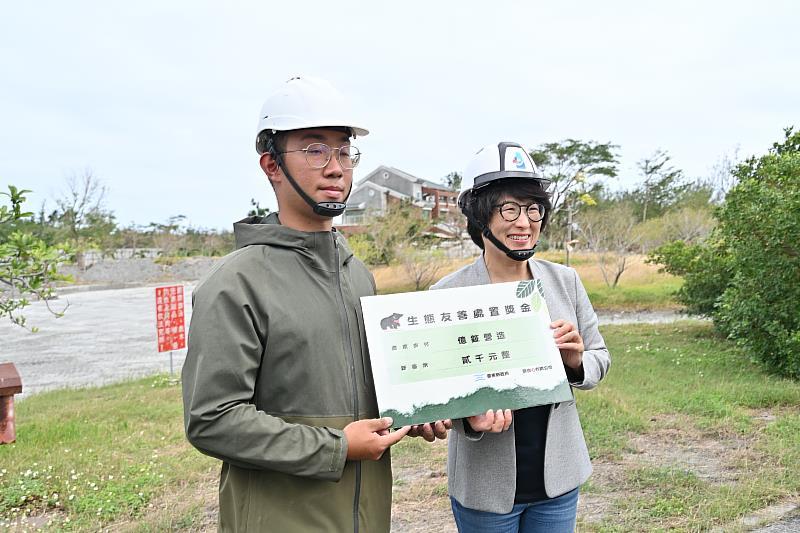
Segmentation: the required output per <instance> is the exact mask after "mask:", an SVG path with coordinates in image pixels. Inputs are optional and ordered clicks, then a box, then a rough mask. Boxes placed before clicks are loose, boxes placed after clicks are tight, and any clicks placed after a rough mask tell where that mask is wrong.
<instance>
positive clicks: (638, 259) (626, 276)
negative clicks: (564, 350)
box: [372, 251, 682, 311]
mask: <svg viewBox="0 0 800 533" xmlns="http://www.w3.org/2000/svg"><path fill="white" fill-rule="evenodd" d="M536 257H537V258H541V259H546V260H548V261H552V262H555V263H562V264H563V262H564V254H563V253H561V252H555V251H547V252H540V253H537V255H536ZM644 260H645V258H644V256H638V255H637V256H631V259H630V266H629V267H627V269H626V270H625V272H624V273H623V274H622V277H621V278H620V282H619V284H618V285H617V287H614V288H611V287H608V286H607V285H606V283H605V281H604V280H603V275H602V272H601V271H600V268H599V267H598V266H597V261H596V260H595V256H594V255H593V254H589V253H580V254H573V256H572V257H571V259H570V265H571V266H572V267H573V268H575V270H576V271H577V272H578V275H579V276H580V278H581V281H582V282H583V284H584V286H585V287H586V292H588V293H589V299H590V300H591V302H592V305H594V307H595V309H598V310H604V311H619V310H635V311H642V310H654V311H655V310H675V309H679V308H680V305H679V304H678V303H677V302H676V301H675V299H674V297H673V294H674V293H675V292H676V291H677V290H678V289H679V288H680V286H681V283H682V281H681V279H680V278H677V277H675V276H671V275H670V274H666V273H663V272H659V271H658V267H657V266H655V265H649V264H647V263H645V262H644ZM472 261H474V258H470V259H460V260H451V261H448V262H447V263H445V265H443V267H442V268H441V270H440V272H439V273H438V275H437V276H436V279H439V278H441V277H443V276H445V275H446V274H449V273H450V272H453V271H455V270H458V269H459V268H461V267H462V266H464V265H467V264H469V263H472ZM372 273H373V275H374V276H375V282H376V283H377V285H378V293H379V294H392V293H396V292H408V291H413V290H414V284H413V283H412V282H411V281H410V280H409V279H408V277H407V276H406V274H405V272H404V271H403V268H402V267H401V266H391V267H385V266H384V267H374V268H373V269H372Z"/></svg>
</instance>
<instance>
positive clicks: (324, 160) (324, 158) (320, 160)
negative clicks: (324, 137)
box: [278, 143, 361, 170]
mask: <svg viewBox="0 0 800 533" xmlns="http://www.w3.org/2000/svg"><path fill="white" fill-rule="evenodd" d="M334 150H335V151H336V159H337V161H339V164H340V165H341V166H342V168H343V169H346V170H350V169H353V168H355V167H357V166H358V162H359V161H360V160H361V152H359V151H358V148H356V147H355V146H352V145H350V146H342V147H341V148H331V147H330V146H328V145H327V144H323V143H311V144H309V145H308V146H306V147H305V148H303V149H302V150H287V151H286V152H278V153H279V154H291V153H292V152H305V153H306V162H307V163H308V166H310V167H311V168H325V167H326V166H327V165H328V163H329V162H330V160H331V156H332V155H333V152H334Z"/></svg>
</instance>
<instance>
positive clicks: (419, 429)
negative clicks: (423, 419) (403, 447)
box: [408, 418, 453, 442]
mask: <svg viewBox="0 0 800 533" xmlns="http://www.w3.org/2000/svg"><path fill="white" fill-rule="evenodd" d="M452 427H453V422H452V421H451V420H450V419H449V418H448V419H447V420H437V421H436V422H430V423H429V424H418V425H416V426H411V431H409V432H408V436H409V437H422V438H423V439H425V440H426V441H428V442H433V441H434V440H436V439H442V440H444V439H446V438H447V430H448V429H451V428H452Z"/></svg>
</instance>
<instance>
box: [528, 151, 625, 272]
mask: <svg viewBox="0 0 800 533" xmlns="http://www.w3.org/2000/svg"><path fill="white" fill-rule="evenodd" d="M617 148H619V147H618V146H617V145H615V144H611V143H597V142H595V141H589V142H583V141H578V140H575V139H566V140H564V141H561V142H552V143H545V144H542V145H540V146H539V147H538V148H536V149H534V150H532V151H531V152H530V155H531V158H532V159H533V161H534V163H536V165H537V166H538V167H539V169H540V170H541V172H542V174H543V175H544V177H545V178H548V179H550V180H551V181H552V185H551V186H550V187H551V188H550V191H551V194H552V203H553V212H552V213H551V216H550V224H551V226H550V227H552V228H563V229H564V230H565V232H564V233H565V235H564V248H565V250H566V251H567V260H566V264H567V265H569V248H568V246H567V244H568V243H570V242H572V232H573V229H574V228H573V219H574V217H575V216H576V215H577V214H578V212H579V211H580V207H581V206H582V205H592V204H594V203H595V200H594V198H593V195H594V194H596V193H597V191H598V189H599V188H602V182H601V181H598V179H599V180H602V179H603V178H613V177H615V176H616V175H617V164H618V161H617V154H616V153H615V150H616V149H617Z"/></svg>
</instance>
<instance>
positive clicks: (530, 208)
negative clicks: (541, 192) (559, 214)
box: [492, 202, 544, 222]
mask: <svg viewBox="0 0 800 533" xmlns="http://www.w3.org/2000/svg"><path fill="white" fill-rule="evenodd" d="M492 207H494V208H497V209H499V210H500V216H501V217H503V220H505V221H506V222H514V221H515V220H517V219H518V218H519V215H520V213H522V210H523V209H525V214H527V215H528V220H530V221H531V222H540V221H541V220H542V219H544V206H543V205H541V204H528V205H519V204H518V203H517V202H503V203H501V204H495V205H493V206H492Z"/></svg>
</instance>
